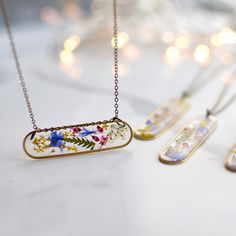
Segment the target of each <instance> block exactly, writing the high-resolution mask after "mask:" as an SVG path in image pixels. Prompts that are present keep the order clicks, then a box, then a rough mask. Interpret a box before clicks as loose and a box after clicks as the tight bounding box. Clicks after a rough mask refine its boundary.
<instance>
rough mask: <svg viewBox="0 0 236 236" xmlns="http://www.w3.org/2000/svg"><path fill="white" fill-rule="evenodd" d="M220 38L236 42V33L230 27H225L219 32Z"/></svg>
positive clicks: (228, 41)
mask: <svg viewBox="0 0 236 236" xmlns="http://www.w3.org/2000/svg"><path fill="white" fill-rule="evenodd" d="M219 38H220V40H221V42H223V43H226V44H235V43H236V33H235V32H234V31H233V30H232V29H230V28H228V27H227V28H223V29H222V30H221V31H220V33H219Z"/></svg>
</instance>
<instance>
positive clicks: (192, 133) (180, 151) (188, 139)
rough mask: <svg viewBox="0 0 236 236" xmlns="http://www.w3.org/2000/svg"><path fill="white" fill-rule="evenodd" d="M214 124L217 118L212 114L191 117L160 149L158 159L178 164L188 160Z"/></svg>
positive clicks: (210, 131)
mask: <svg viewBox="0 0 236 236" xmlns="http://www.w3.org/2000/svg"><path fill="white" fill-rule="evenodd" d="M216 126H217V120H216V117H214V116H208V117H206V116H200V117H197V118H195V119H193V120H192V121H191V122H190V123H188V124H187V125H186V126H184V128H183V129H181V130H180V132H179V133H178V134H177V135H176V136H175V137H174V138H173V139H172V140H171V141H170V142H169V143H168V144H167V146H166V147H164V149H162V151H161V152H160V155H159V160H160V161H161V162H163V163H165V164H179V163H182V162H184V161H186V160H188V158H189V157H190V156H191V155H192V154H193V152H194V151H196V150H197V149H198V148H199V147H200V145H201V144H202V143H203V142H204V141H205V140H206V139H207V138H208V136H209V135H210V134H211V133H212V132H213V131H214V130H215V128H216Z"/></svg>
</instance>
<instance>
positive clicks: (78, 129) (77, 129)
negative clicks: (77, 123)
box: [72, 127, 81, 133]
mask: <svg viewBox="0 0 236 236" xmlns="http://www.w3.org/2000/svg"><path fill="white" fill-rule="evenodd" d="M72 131H73V133H79V132H80V131H81V128H80V127H74V128H73V129H72Z"/></svg>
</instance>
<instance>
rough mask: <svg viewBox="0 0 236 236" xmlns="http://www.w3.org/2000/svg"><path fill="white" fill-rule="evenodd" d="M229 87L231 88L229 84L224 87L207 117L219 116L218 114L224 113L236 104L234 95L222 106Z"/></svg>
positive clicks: (208, 110)
mask: <svg viewBox="0 0 236 236" xmlns="http://www.w3.org/2000/svg"><path fill="white" fill-rule="evenodd" d="M229 87H230V84H228V83H226V84H225V85H224V86H223V88H222V90H221V91H220V94H219V96H218V97H217V99H216V102H215V104H214V105H213V107H212V108H211V109H207V116H209V115H217V114H219V113H221V112H223V111H224V110H225V109H226V108H228V107H229V106H230V105H231V104H232V103H233V102H234V100H235V99H236V94H233V95H232V96H231V97H230V98H229V99H228V100H227V101H226V102H225V103H223V104H222V102H223V100H224V98H225V96H226V94H227V91H228V89H229Z"/></svg>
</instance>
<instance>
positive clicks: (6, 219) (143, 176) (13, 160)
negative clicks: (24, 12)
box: [0, 26, 236, 236]
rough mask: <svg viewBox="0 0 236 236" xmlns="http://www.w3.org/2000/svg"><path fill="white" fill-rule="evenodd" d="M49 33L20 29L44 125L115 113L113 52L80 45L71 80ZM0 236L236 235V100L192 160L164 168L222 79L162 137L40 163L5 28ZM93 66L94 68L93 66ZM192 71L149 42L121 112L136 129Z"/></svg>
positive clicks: (0, 37)
mask: <svg viewBox="0 0 236 236" xmlns="http://www.w3.org/2000/svg"><path fill="white" fill-rule="evenodd" d="M49 39H50V31H49V30H48V29H42V28H41V27H36V26H35V27H33V28H32V29H27V30H25V31H22V30H17V31H16V41H17V44H18V48H19V52H20V56H21V62H22V64H23V69H24V74H25V77H26V80H27V84H28V88H29V93H30V97H31V99H32V104H33V108H34V112H35V115H36V118H37V120H38V122H39V124H40V126H41V127H48V126H52V125H54V126H56V125H63V124H73V123H78V122H83V121H94V120H98V119H104V118H109V117H110V116H112V112H113V107H112V94H113V92H112V86H113V81H112V75H111V69H110V68H111V60H110V57H109V55H111V52H110V51H109V52H107V53H105V52H104V51H103V50H97V49H96V50H95V51H94V50H93V56H92V57H91V52H90V51H89V50H91V49H89V47H87V48H84V49H83V50H81V63H82V64H83V75H82V76H81V78H80V79H78V80H70V79H68V78H64V77H63V75H62V74H61V73H59V72H56V70H55V67H54V66H52V64H51V62H50V60H49V59H48V60H46V59H45V49H47V47H48V41H49ZM0 51H1V58H2V59H1V65H0V68H1V69H0V108H1V112H0V121H1V122H0V235H2V236H15V235H18V236H21V235H22V236H42V235H45V236H46V235H47V236H94V235H96V236H111V235H112V236H144V235H145V236H156V235H161V236H173V235H176V236H177V235H178V236H189V235H191V236H199V235H201V236H222V235H227V236H234V235H235V219H236V204H235V199H236V191H235V189H234V188H235V182H236V174H233V173H230V172H228V171H226V170H225V168H224V166H223V161H224V158H225V156H226V155H227V153H228V152H229V150H230V149H231V147H232V145H233V144H234V143H235V142H236V133H235V130H236V124H235V115H236V106H235V104H234V105H233V106H232V107H231V108H230V109H229V110H227V111H226V112H225V113H223V114H222V115H220V116H219V127H218V129H217V130H216V132H215V133H214V134H213V135H212V136H211V137H210V139H209V140H208V141H207V142H206V143H205V145H204V146H203V147H202V148H201V149H200V150H198V151H197V152H196V153H195V154H194V156H193V157H192V158H191V159H190V160H189V161H188V162H186V163H185V164H182V165H179V166H166V165H164V164H162V163H160V162H159V161H158V160H157V156H158V153H159V151H160V149H161V148H162V147H163V145H165V144H166V143H167V141H168V140H169V139H170V138H171V136H173V134H174V133H175V132H176V131H177V130H178V129H179V128H180V127H181V126H182V125H183V124H184V123H185V122H186V121H188V120H189V119H191V117H193V116H195V115H197V114H199V113H202V112H204V109H205V108H206V105H208V104H209V105H210V104H212V102H213V101H214V96H213V95H214V94H215V93H216V91H218V90H219V89H220V84H221V82H219V80H218V81H217V80H216V81H214V82H213V83H211V84H210V85H209V86H208V87H206V88H204V89H203V90H202V91H201V92H200V93H198V94H197V95H196V96H194V97H193V98H192V99H191V103H192V109H191V110H190V112H189V113H188V114H187V115H186V116H184V118H183V119H182V120H181V121H180V122H179V123H178V124H177V125H175V126H174V127H173V128H172V129H171V130H170V131H168V132H167V133H165V134H164V135H163V136H162V137H161V138H159V139H157V140H154V141H148V142H141V141H137V140H133V142H132V143H131V144H130V145H129V146H128V147H127V148H124V149H122V150H118V151H114V152H107V153H100V154H92V155H87V156H74V157H71V158H70V157H67V158H61V159H53V160H44V161H35V160H31V159H29V158H28V157H27V156H26V155H25V154H24V152H23V150H22V138H23V137H24V135H25V134H26V132H28V131H30V129H31V125H30V122H29V119H28V114H27V112H26V107H25V104H24V100H23V96H22V94H21V91H20V87H19V83H18V81H17V78H16V73H15V68H14V64H13V61H12V58H11V54H10V51H9V47H8V44H7V41H6V38H5V36H4V34H3V32H1V34H0ZM91 68H92V69H91ZM193 71H194V65H193V64H191V63H188V64H187V65H183V66H181V67H180V68H178V69H177V70H176V71H175V73H174V74H170V72H168V70H167V68H165V67H163V66H162V65H161V63H160V56H159V55H158V50H157V49H148V48H144V49H143V50H142V57H141V59H140V60H139V61H137V62H135V63H133V64H131V65H130V72H129V74H128V75H127V76H124V77H122V78H121V79H120V87H121V117H122V118H125V119H126V120H127V121H129V122H130V123H131V124H132V125H135V124H137V123H138V122H140V121H141V120H142V118H143V117H144V116H145V115H146V114H148V113H149V112H150V111H152V109H153V108H155V107H156V106H157V105H158V103H160V102H161V101H165V100H166V99H168V98H171V97H175V96H177V95H178V94H179V93H180V91H181V89H183V88H184V87H185V86H186V85H187V83H188V81H189V79H190V77H191V75H192V74H193Z"/></svg>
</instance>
